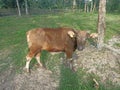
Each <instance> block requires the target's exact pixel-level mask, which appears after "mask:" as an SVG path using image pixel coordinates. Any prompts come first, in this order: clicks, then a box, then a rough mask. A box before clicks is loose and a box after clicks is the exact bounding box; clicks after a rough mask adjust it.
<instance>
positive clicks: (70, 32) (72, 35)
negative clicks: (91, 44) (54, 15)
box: [68, 31, 76, 38]
mask: <svg viewBox="0 0 120 90" xmlns="http://www.w3.org/2000/svg"><path fill="white" fill-rule="evenodd" d="M68 35H69V36H70V37H71V38H73V37H75V36H76V35H75V32H73V31H68Z"/></svg>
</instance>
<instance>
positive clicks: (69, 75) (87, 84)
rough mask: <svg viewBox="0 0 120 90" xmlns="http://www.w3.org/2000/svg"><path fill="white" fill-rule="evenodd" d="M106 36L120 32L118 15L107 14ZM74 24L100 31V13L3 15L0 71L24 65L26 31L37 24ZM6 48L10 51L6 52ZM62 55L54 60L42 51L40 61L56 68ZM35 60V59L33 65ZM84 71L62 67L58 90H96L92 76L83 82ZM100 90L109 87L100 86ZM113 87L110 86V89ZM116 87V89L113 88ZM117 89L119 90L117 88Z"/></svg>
mask: <svg viewBox="0 0 120 90" xmlns="http://www.w3.org/2000/svg"><path fill="white" fill-rule="evenodd" d="M106 24H107V25H106V26H107V27H106V36H105V39H106V40H108V39H109V38H111V37H112V36H113V35H116V34H120V27H119V25H120V18H119V15H112V14H108V15H107V16H106ZM63 26H65V27H72V28H75V29H77V30H80V29H81V30H90V31H91V32H96V30H97V14H93V13H77V12H75V13H64V14H63V13H62V14H58V15H57V14H56V15H33V16H22V17H17V16H10V17H0V39H1V41H0V72H4V71H5V70H6V69H8V68H9V67H10V66H11V65H12V66H13V67H14V68H15V70H16V71H17V72H19V71H21V70H22V68H23V67H24V66H25V56H26V54H27V51H28V49H27V43H26V31H28V30H30V29H32V28H37V27H51V28H54V27H63ZM5 50H6V51H7V52H6V53H5ZM8 52H9V53H8ZM60 56H61V55H57V56H54V60H53V61H52V59H51V60H49V61H48V59H49V57H51V56H50V55H49V54H48V53H47V52H42V57H41V60H42V62H43V63H44V64H45V63H47V64H46V65H47V66H46V67H47V68H49V69H50V70H52V71H55V68H54V66H55V65H57V64H59V63H60V61H59V58H60ZM35 63H36V61H35V59H33V61H32V63H31V67H33V64H35ZM84 74H85V73H84V71H82V70H81V69H80V70H79V71H78V72H76V73H73V72H71V70H69V69H68V68H66V67H64V66H62V67H61V77H60V78H61V80H60V87H59V90H95V88H94V87H93V82H92V80H91V78H89V79H88V80H86V81H84V80H82V77H83V76H84ZM100 90H108V89H105V88H104V85H103V86H102V85H101V88H100ZM109 90H110V89H109ZM112 90H113V89H112ZM114 90H117V89H114Z"/></svg>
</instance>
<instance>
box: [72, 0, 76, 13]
mask: <svg viewBox="0 0 120 90" xmlns="http://www.w3.org/2000/svg"><path fill="white" fill-rule="evenodd" d="M76 7H77V4H76V0H73V11H74V9H76Z"/></svg>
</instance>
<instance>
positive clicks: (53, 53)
mask: <svg viewBox="0 0 120 90" xmlns="http://www.w3.org/2000/svg"><path fill="white" fill-rule="evenodd" d="M60 53H62V52H50V54H52V55H55V54H60Z"/></svg>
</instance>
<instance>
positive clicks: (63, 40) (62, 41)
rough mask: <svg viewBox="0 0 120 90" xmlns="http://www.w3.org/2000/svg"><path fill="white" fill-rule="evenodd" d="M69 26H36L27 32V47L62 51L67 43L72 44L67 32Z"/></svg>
mask: <svg viewBox="0 0 120 90" xmlns="http://www.w3.org/2000/svg"><path fill="white" fill-rule="evenodd" d="M70 30H72V29H71V28H54V29H53V28H38V29H33V30H30V31H28V32H27V40H28V45H29V47H36V48H38V49H41V50H48V51H55V52H56V51H64V49H65V47H66V45H67V44H69V45H72V44H73V43H72V41H71V40H70V39H71V38H70V37H69V36H68V34H67V32H68V31H70Z"/></svg>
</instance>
